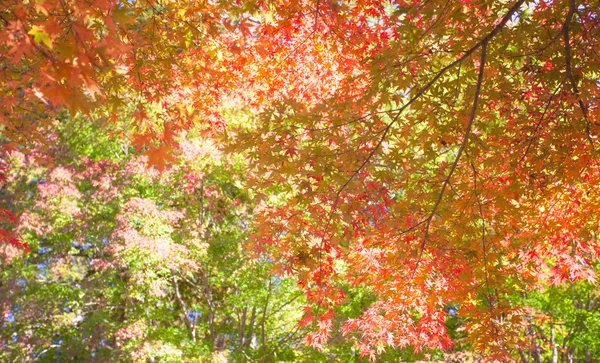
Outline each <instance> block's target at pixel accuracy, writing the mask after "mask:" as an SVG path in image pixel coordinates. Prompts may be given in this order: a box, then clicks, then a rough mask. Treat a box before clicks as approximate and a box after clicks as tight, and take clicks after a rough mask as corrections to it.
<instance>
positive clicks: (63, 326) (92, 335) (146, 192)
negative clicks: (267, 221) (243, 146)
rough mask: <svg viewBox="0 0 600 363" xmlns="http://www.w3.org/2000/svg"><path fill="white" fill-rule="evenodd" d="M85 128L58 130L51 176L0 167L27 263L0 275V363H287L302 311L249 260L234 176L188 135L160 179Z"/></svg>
mask: <svg viewBox="0 0 600 363" xmlns="http://www.w3.org/2000/svg"><path fill="white" fill-rule="evenodd" d="M82 122H84V121H82V120H77V121H74V122H65V123H64V124H63V125H61V126H59V127H58V130H59V132H57V135H56V136H55V141H56V143H57V145H60V147H59V148H56V149H54V150H53V154H52V155H51V156H52V160H53V161H52V163H50V164H48V165H47V166H44V167H40V166H38V165H37V163H36V162H35V156H34V155H24V154H22V153H19V152H12V153H11V154H10V161H11V166H12V168H11V172H10V174H9V175H10V180H8V182H7V185H6V189H7V192H6V193H7V194H8V195H6V198H7V199H8V200H10V201H11V204H12V205H13V206H15V208H18V209H19V214H20V220H19V223H18V228H19V231H18V232H19V233H20V235H21V236H23V239H24V240H25V241H26V242H27V243H28V244H29V246H31V249H32V252H31V253H29V254H27V255H25V256H22V258H18V259H17V258H15V259H13V260H12V261H10V262H8V261H6V262H5V264H3V268H2V279H1V281H2V285H1V286H0V287H1V289H2V294H1V296H2V300H1V301H0V303H1V304H2V307H3V316H4V317H3V320H2V324H1V325H0V337H1V338H0V339H1V342H2V344H3V346H4V348H3V350H2V355H0V357H1V360H7V361H22V362H27V361H56V360H58V361H61V362H63V361H64V362H68V361H73V362H80V361H86V362H87V361H90V362H91V361H105V360H106V359H109V360H111V361H114V360H118V361H147V360H148V359H154V360H157V359H158V360H160V361H164V362H169V361H178V362H179V361H204V360H218V359H219V356H222V357H226V356H227V355H229V356H230V357H237V358H236V360H237V359H243V357H249V359H254V358H252V357H258V356H260V357H267V358H268V357H270V356H285V355H286V354H287V356H289V357H294V354H295V353H294V347H295V346H296V345H297V344H298V340H299V335H300V334H299V330H298V328H296V327H295V322H296V321H297V320H298V319H299V317H300V312H301V309H300V306H301V304H302V301H303V299H302V296H301V294H299V293H298V292H297V291H296V290H295V288H294V283H293V281H291V280H290V279H284V278H277V277H274V276H272V275H271V274H270V268H269V265H270V264H269V263H268V262H267V261H266V260H263V261H262V262H260V261H259V262H256V261H250V260H248V258H247V257H246V256H245V255H246V253H245V252H244V250H243V249H242V245H243V243H244V240H245V238H246V237H245V236H246V234H247V228H248V227H247V223H248V215H249V213H251V204H250V202H249V200H248V195H247V193H246V192H244V191H243V190H242V189H241V188H240V182H241V181H242V178H241V174H240V171H241V170H240V166H239V165H238V164H236V162H234V161H231V160H229V159H227V158H225V157H223V156H221V155H219V153H217V152H215V151H214V150H213V149H212V147H211V146H210V144H209V141H206V140H202V139H201V138H198V137H191V136H190V135H188V138H189V140H187V139H186V140H184V139H182V140H181V145H182V152H181V153H180V154H179V155H178V158H177V163H176V164H174V165H173V167H172V168H170V169H169V171H168V172H165V173H162V174H161V173H158V172H157V171H156V169H147V168H146V166H145V163H146V161H145V160H144V159H145V157H140V156H138V155H135V154H131V153H129V154H128V151H127V150H128V149H127V148H122V149H120V148H119V146H120V145H119V143H118V142H115V141H111V140H109V139H106V138H104V136H103V135H102V134H101V133H98V132H97V131H98V130H96V129H94V128H90V127H89V125H85V124H84V127H83V128H82V127H81V126H82ZM81 138H84V139H85V140H87V141H88V142H90V143H91V144H93V145H94V147H93V148H90V147H89V145H83V144H80V143H79V141H80V139H81ZM34 150H35V149H34ZM115 150H121V151H120V152H118V153H117V155H114V154H113V152H114V151H115ZM33 153H35V151H33ZM93 158H97V159H99V160H94V159H93ZM211 357H212V358H211ZM223 359H224V358H223Z"/></svg>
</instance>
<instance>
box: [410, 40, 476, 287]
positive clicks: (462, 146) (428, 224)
mask: <svg viewBox="0 0 600 363" xmlns="http://www.w3.org/2000/svg"><path fill="white" fill-rule="evenodd" d="M486 55H487V41H484V42H483V43H482V45H481V60H480V62H479V75H478V76H477V85H476V88H475V96H474V97H473V106H472V108H471V116H470V117H469V122H468V124H467V128H466V129H465V132H464V136H463V141H462V143H461V144H460V148H459V149H458V153H457V154H456V157H455V158H454V162H453V163H452V167H451V168H450V172H449V173H448V176H447V177H446V179H445V180H444V184H443V185H442V190H441V191H440V194H439V195H438V198H437V200H436V202H435V204H434V206H433V209H432V210H431V213H430V214H429V217H428V218H427V222H426V224H425V232H424V235H423V242H421V247H420V252H419V258H418V260H417V264H416V266H415V269H414V271H413V276H414V274H415V272H416V271H417V268H418V267H419V263H420V262H421V258H422V257H423V251H424V250H425V245H426V244H427V241H428V240H429V228H430V227H431V221H432V220H433V217H434V216H435V214H436V213H437V211H438V209H439V207H440V203H441V202H442V199H443V198H444V193H445V192H446V188H447V187H448V185H449V184H450V179H451V178H452V175H453V174H454V171H455V170H456V166H457V165H458V161H459V160H460V157H461V156H462V154H463V152H464V151H465V148H466V146H467V143H468V142H469V135H470V134H471V129H472V127H473V122H474V121H475V113H476V112H477V104H478V103H479V95H480V93H481V84H482V83H483V71H484V69H485V58H486Z"/></svg>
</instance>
